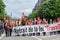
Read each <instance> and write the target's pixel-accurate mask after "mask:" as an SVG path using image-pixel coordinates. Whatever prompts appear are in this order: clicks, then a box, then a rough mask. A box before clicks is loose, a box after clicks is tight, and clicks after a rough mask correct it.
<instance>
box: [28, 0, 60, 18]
mask: <svg viewBox="0 0 60 40" xmlns="http://www.w3.org/2000/svg"><path fill="white" fill-rule="evenodd" d="M38 16H39V17H41V18H47V19H55V18H58V17H60V0H46V1H45V2H43V3H42V4H41V5H40V6H39V9H37V10H36V12H35V11H33V12H32V13H31V14H30V15H29V16H28V18H34V17H38Z"/></svg>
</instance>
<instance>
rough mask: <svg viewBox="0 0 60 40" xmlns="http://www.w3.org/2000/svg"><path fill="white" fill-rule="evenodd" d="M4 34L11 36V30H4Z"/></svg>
mask: <svg viewBox="0 0 60 40" xmlns="http://www.w3.org/2000/svg"><path fill="white" fill-rule="evenodd" d="M5 34H6V37H8V36H11V35H12V30H9V29H7V30H5Z"/></svg>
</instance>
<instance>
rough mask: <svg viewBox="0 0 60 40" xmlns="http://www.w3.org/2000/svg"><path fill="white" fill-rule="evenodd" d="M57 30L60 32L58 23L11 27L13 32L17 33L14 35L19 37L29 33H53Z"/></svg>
mask: <svg viewBox="0 0 60 40" xmlns="http://www.w3.org/2000/svg"><path fill="white" fill-rule="evenodd" d="M58 30H60V23H54V24H48V25H47V24H41V25H31V26H18V27H13V31H17V32H15V33H17V34H19V35H22V34H28V35H29V34H30V33H43V32H53V31H58Z"/></svg>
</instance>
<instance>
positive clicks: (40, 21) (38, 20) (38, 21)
mask: <svg viewBox="0 0 60 40" xmlns="http://www.w3.org/2000/svg"><path fill="white" fill-rule="evenodd" d="M41 23H42V20H41V19H40V18H39V17H37V21H36V24H37V25H40V24H41Z"/></svg>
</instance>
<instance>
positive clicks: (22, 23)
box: [13, 17, 60, 27]
mask: <svg viewBox="0 0 60 40" xmlns="http://www.w3.org/2000/svg"><path fill="white" fill-rule="evenodd" d="M57 22H60V18H57V19H54V20H52V19H50V20H47V19H45V18H43V19H40V17H37V18H34V19H33V18H30V19H29V20H25V19H24V20H15V21H13V26H14V27H16V26H25V25H40V24H53V23H57Z"/></svg>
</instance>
